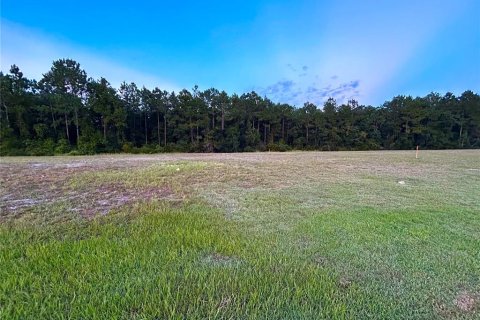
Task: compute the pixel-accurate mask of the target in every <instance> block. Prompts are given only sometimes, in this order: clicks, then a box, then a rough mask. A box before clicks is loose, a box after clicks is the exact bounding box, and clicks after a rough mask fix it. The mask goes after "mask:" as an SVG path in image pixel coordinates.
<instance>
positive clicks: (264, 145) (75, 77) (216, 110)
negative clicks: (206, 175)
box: [0, 59, 480, 155]
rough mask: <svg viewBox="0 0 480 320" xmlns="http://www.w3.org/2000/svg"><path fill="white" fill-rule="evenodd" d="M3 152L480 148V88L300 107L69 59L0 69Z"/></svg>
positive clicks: (328, 102) (83, 152)
mask: <svg viewBox="0 0 480 320" xmlns="http://www.w3.org/2000/svg"><path fill="white" fill-rule="evenodd" d="M0 98H1V102H0V153H1V155H52V154H66V153H70V154H95V153H101V152H132V153H140V152H141V153H154V152H172V151H178V152H242V151H266V150H271V151H287V150H292V149H296V150H378V149H412V148H414V147H415V146H417V145H419V146H420V147H421V148H424V149H448V148H479V147H480V96H479V95H478V94H476V93H474V92H472V91H465V92H464V93H463V94H462V95H461V96H459V97H456V96H455V95H453V94H452V93H446V94H445V95H443V96H442V95H440V94H438V93H431V94H428V95H427V96H425V97H416V98H413V97H410V96H396V97H394V98H393V99H392V100H390V101H387V102H385V103H384V104H383V105H382V106H380V107H372V106H365V105H360V104H359V103H358V102H357V101H355V100H350V101H348V102H347V103H344V104H340V105H339V104H337V102H336V101H335V99H333V98H330V99H328V100H327V101H326V102H325V103H324V104H323V106H321V107H319V106H317V105H315V104H313V103H310V102H306V103H305V104H304V105H303V107H299V108H296V107H293V106H291V105H288V104H281V103H273V102H272V101H271V100H269V99H268V98H266V97H261V96H259V95H258V94H257V93H256V92H249V93H245V94H242V95H237V94H231V95H229V94H227V93H226V92H225V91H219V90H217V89H215V88H211V89H207V90H204V91H201V90H199V88H198V87H197V86H195V87H194V88H193V89H192V90H191V91H189V90H187V89H183V90H181V91H180V92H177V93H175V92H167V91H165V90H162V89H159V88H153V89H147V88H145V87H143V88H139V87H138V86H137V85H136V84H135V83H125V82H124V83H122V84H121V85H120V88H118V89H115V88H113V87H112V86H111V85H110V83H109V82H108V81H107V80H106V79H105V78H100V79H97V80H95V79H92V78H88V77H87V74H86V72H85V71H84V70H83V69H82V68H81V67H80V64H79V63H78V62H76V61H74V60H71V59H60V60H57V61H54V62H53V64H52V67H51V69H50V70H49V71H48V72H47V73H45V74H44V75H43V77H42V79H40V80H39V81H36V80H30V79H27V78H25V77H24V76H23V73H22V72H21V71H20V69H19V68H18V67H17V66H16V65H13V66H12V67H11V68H10V72H9V73H8V74H3V73H1V72H0Z"/></svg>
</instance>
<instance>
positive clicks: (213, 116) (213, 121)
mask: <svg viewBox="0 0 480 320" xmlns="http://www.w3.org/2000/svg"><path fill="white" fill-rule="evenodd" d="M212 111H213V115H212V127H213V129H214V130H215V107H212Z"/></svg>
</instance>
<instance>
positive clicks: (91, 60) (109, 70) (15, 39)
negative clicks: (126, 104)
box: [0, 19, 179, 91]
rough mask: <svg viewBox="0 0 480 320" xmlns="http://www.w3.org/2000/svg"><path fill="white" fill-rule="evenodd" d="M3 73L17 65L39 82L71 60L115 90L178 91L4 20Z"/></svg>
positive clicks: (0, 63) (144, 74)
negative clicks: (56, 64) (55, 65)
mask: <svg viewBox="0 0 480 320" xmlns="http://www.w3.org/2000/svg"><path fill="white" fill-rule="evenodd" d="M0 23H1V52H0V68H1V71H3V72H4V73H5V72H8V71H9V69H10V66H11V65H12V64H16V65H17V66H18V67H19V68H20V70H22V72H23V73H24V75H25V76H26V77H28V78H33V79H37V80H40V79H41V78H42V75H43V74H44V73H46V72H48V70H50V68H51V66H52V62H53V61H54V60H56V59H61V58H70V59H74V60H75V61H77V62H79V63H80V65H81V67H82V68H83V69H84V70H85V71H86V72H87V75H88V76H89V77H92V78H99V77H105V78H106V79H107V80H108V81H109V82H110V83H111V84H112V85H113V86H114V87H118V86H119V85H120V83H122V82H123V81H126V82H135V83H136V84H137V85H138V86H146V87H148V88H153V87H155V86H158V87H159V88H162V89H165V90H169V91H170V90H175V91H177V90H178V89H179V87H178V86H177V85H175V84H174V83H173V82H171V81H169V80H166V79H161V78H159V77H157V76H155V75H152V74H149V73H147V72H143V71H139V70H136V69H133V68H130V67H128V66H125V65H124V64H121V63H118V62H116V61H115V60H114V59H112V58H110V57H106V56H103V55H101V54H97V53H95V52H92V51H91V50H87V49H85V48H82V47H80V46H77V45H75V44H72V43H68V41H65V40H63V39H57V38H55V37H52V36H49V35H45V34H42V33H41V32H39V31H36V30H32V29H29V28H26V27H24V26H21V25H18V24H15V23H12V22H9V21H6V20H3V19H2V20H1V22H0Z"/></svg>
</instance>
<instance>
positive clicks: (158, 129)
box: [157, 110, 160, 147]
mask: <svg viewBox="0 0 480 320" xmlns="http://www.w3.org/2000/svg"><path fill="white" fill-rule="evenodd" d="M157 137H158V146H159V147H160V111H158V110H157Z"/></svg>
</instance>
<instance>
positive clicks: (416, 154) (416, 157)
mask: <svg viewBox="0 0 480 320" xmlns="http://www.w3.org/2000/svg"><path fill="white" fill-rule="evenodd" d="M415 159H418V145H417V152H415Z"/></svg>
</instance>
